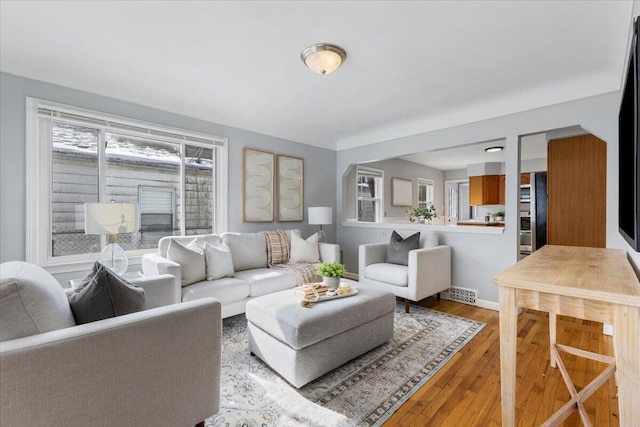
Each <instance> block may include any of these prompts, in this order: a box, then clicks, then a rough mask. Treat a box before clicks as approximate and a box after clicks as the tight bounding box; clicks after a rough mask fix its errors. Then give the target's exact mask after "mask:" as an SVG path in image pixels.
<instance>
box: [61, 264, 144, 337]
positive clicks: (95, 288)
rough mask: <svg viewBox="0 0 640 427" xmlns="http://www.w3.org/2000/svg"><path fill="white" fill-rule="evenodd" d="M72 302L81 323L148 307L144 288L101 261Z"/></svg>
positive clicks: (75, 291) (74, 315) (75, 314)
mask: <svg viewBox="0 0 640 427" xmlns="http://www.w3.org/2000/svg"><path fill="white" fill-rule="evenodd" d="M69 304H70V305H71V311H73V317H74V318H75V319H76V323H77V324H78V325H80V324H83V323H89V322H95V321H96V320H102V319H108V318H111V317H116V316H122V315H124V314H129V313H135V312H138V311H142V310H144V309H145V307H146V304H145V296H144V289H142V288H141V287H139V286H135V285H132V284H131V283H129V282H127V281H126V280H124V279H123V278H122V277H120V276H118V275H117V274H116V273H114V272H113V271H112V270H110V269H109V268H107V267H105V266H104V265H102V264H100V263H99V262H96V263H95V264H94V266H93V270H92V271H91V273H89V275H88V276H87V277H85V278H84V279H83V281H82V283H81V284H80V286H78V287H77V288H76V289H74V290H73V292H72V293H71V294H70V295H69Z"/></svg>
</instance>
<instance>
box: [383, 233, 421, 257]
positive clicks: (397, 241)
mask: <svg viewBox="0 0 640 427" xmlns="http://www.w3.org/2000/svg"><path fill="white" fill-rule="evenodd" d="M419 247H420V232H419V231H418V232H417V233H415V234H412V235H411V236H409V237H407V238H404V239H403V238H402V236H400V234H398V233H397V232H396V231H395V230H394V231H393V233H391V238H390V239H389V247H388V249H387V263H390V264H400V265H408V264H409V251H412V250H414V249H418V248H419Z"/></svg>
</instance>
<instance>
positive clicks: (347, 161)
mask: <svg viewBox="0 0 640 427" xmlns="http://www.w3.org/2000/svg"><path fill="white" fill-rule="evenodd" d="M619 105H620V92H612V93H609V94H605V95H601V96H596V97H591V98H585V99H581V100H577V101H573V102H567V103H563V104H559V105H554V106H550V107H545V108H539V109H536V110H531V111H525V112H520V113H514V114H510V115H508V116H503V117H498V118H495V119H491V120H483V121H479V122H474V123H469V124H466V125H461V126H456V127H452V128H447V129H441V130H436V131H433V132H427V133H423V134H418V135H413V136H409V137H405V138H398V139H395V140H390V141H385V142H380V143H375V144H371V145H368V146H366V147H358V148H352V149H348V150H343V151H340V152H338V164H337V170H336V174H337V179H342V177H343V175H344V173H345V171H346V170H347V168H348V167H349V165H351V164H353V163H361V162H367V161H375V160H378V159H384V158H390V157H397V156H402V155H405V154H411V153H415V152H419V151H427V150H437V149H442V148H445V147H450V146H456V145H466V144H471V143H474V142H478V141H491V140H498V139H501V138H505V140H506V163H505V173H506V206H505V212H506V227H505V232H504V234H502V235H480V234H466V233H465V234H463V233H448V232H446V231H440V232H439V235H440V238H441V241H442V242H443V243H445V244H447V245H450V246H451V247H452V250H453V267H452V268H453V272H452V273H453V274H452V276H453V284H454V285H455V286H462V287H467V288H473V289H477V290H478V298H479V299H482V300H486V301H490V302H497V301H498V290H497V287H496V286H495V285H494V284H493V280H492V278H493V276H494V275H495V274H497V273H498V272H500V271H501V270H503V269H504V268H506V267H508V266H509V265H512V264H514V263H515V262H516V261H517V259H518V225H517V215H518V205H519V203H518V198H519V188H520V181H519V180H520V165H519V144H518V138H519V136H520V135H529V134H533V133H539V132H545V131H549V130H553V129H559V128H564V127H569V126H575V125H580V126H582V127H583V128H584V129H585V130H587V131H589V132H591V133H592V134H594V135H596V136H597V137H599V138H601V139H603V140H604V141H606V142H607V230H606V232H607V247H609V248H620V249H623V250H625V251H626V252H627V253H628V256H629V259H630V260H631V261H632V263H633V264H634V265H635V267H636V269H637V268H638V266H639V265H640V253H637V252H635V251H632V250H631V248H630V246H629V245H628V244H627V243H626V242H625V241H624V239H623V238H622V237H621V236H620V234H619V233H618V221H617V218H618V107H619ZM337 191H338V197H337V200H338V211H339V212H338V215H339V217H342V203H341V202H342V186H338V187H337ZM338 236H339V237H338V243H340V244H341V246H342V249H343V251H344V258H345V261H346V263H347V268H348V270H349V271H350V272H354V273H355V272H357V248H358V244H360V243H364V242H372V241H385V240H387V239H388V232H387V231H385V230H380V229H371V228H357V227H349V226H348V224H344V223H343V224H341V225H340V226H339V227H338Z"/></svg>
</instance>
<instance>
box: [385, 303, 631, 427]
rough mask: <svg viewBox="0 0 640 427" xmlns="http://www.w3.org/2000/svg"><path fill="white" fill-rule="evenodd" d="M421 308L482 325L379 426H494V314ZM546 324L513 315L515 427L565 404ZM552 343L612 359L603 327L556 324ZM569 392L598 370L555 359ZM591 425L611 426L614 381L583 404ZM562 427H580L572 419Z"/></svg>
mask: <svg viewBox="0 0 640 427" xmlns="http://www.w3.org/2000/svg"><path fill="white" fill-rule="evenodd" d="M420 305H422V306H424V307H428V308H433V309H435V310H439V311H443V312H446V313H451V314H455V315H458V316H462V317H466V318H469V319H475V320H479V321H481V322H485V323H486V324H487V325H486V326H485V327H484V329H483V330H482V331H480V333H478V335H476V336H475V337H474V338H473V340H472V341H470V342H469V343H468V344H467V345H466V346H464V347H463V348H462V350H460V351H459V352H458V353H457V354H456V355H455V356H454V357H453V359H452V360H450V361H449V362H448V363H447V364H446V366H444V367H443V368H442V369H441V370H440V371H439V372H438V373H437V374H436V375H435V376H434V377H433V378H432V379H431V380H429V382H427V383H426V384H425V385H424V386H423V387H422V388H421V389H420V390H419V391H418V392H417V393H415V394H414V395H413V396H412V397H411V398H410V399H409V400H408V401H407V402H406V403H405V404H404V405H403V406H402V407H401V408H400V409H399V410H398V411H397V412H396V413H395V414H393V416H392V417H391V418H390V419H389V420H388V421H387V422H386V423H385V424H384V426H385V427H392V426H393V427H395V426H400V427H409V426H412V427H418V426H420V427H424V426H429V427H436V426H454V427H467V426H482V427H485V426H500V425H501V424H500V420H501V414H500V337H499V326H498V312H497V311H493V310H486V309H482V308H477V307H474V306H470V305H466V304H461V303H456V302H452V301H445V300H442V301H436V299H435V298H427V299H426V300H423V301H422V302H421V303H420ZM548 331H549V318H548V315H547V314H546V313H542V312H538V311H535V310H525V311H523V313H522V314H521V315H520V316H518V356H517V374H516V377H517V393H516V406H517V408H516V419H517V421H518V425H519V426H539V425H540V424H542V423H543V422H544V421H545V420H546V419H547V418H548V417H549V416H551V415H552V414H553V413H554V412H555V411H556V410H558V409H559V408H560V407H561V406H562V405H564V404H565V403H566V402H567V401H568V400H569V392H568V391H567V388H566V387H565V385H564V382H563V381H562V377H561V376H560V371H559V370H558V369H553V368H551V367H550V366H549V333H548ZM557 336H558V342H559V343H562V344H567V345H570V346H572V347H578V348H582V349H584V350H588V351H593V352H598V353H603V354H608V355H613V350H612V349H613V344H612V339H611V337H608V336H604V335H602V324H601V323H597V322H591V321H583V320H579V319H574V318H570V317H563V316H559V317H558V335H557ZM561 355H562V359H563V361H564V362H565V364H566V366H567V369H568V370H569V373H570V375H571V378H573V382H574V384H575V385H576V388H577V389H578V390H580V389H581V388H582V387H584V386H585V385H587V383H588V382H589V381H591V380H592V379H593V378H595V377H596V376H597V375H598V374H599V373H600V372H601V371H602V370H603V369H604V367H605V365H604V364H602V363H599V362H595V361H591V360H586V359H582V358H577V357H575V356H571V355H566V354H561ZM585 406H586V409H587V412H588V413H589V415H590V417H591V421H592V423H593V425H594V426H598V427H614V426H618V425H619V423H618V401H617V398H616V386H615V381H614V380H613V378H612V379H610V380H609V382H608V383H607V384H605V385H604V386H603V387H601V388H600V389H599V390H598V391H597V392H596V393H595V394H594V395H592V396H591V397H590V398H589V400H587V402H585ZM561 425H562V426H580V425H581V423H580V421H579V419H578V416H577V413H574V414H573V415H572V416H571V417H570V418H569V419H568V420H566V421H565V422H564V423H563V424H561Z"/></svg>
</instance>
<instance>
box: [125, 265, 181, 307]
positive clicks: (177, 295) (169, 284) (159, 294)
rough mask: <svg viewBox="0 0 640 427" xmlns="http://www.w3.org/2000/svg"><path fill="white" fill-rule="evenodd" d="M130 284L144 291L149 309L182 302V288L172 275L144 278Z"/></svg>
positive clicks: (134, 280)
mask: <svg viewBox="0 0 640 427" xmlns="http://www.w3.org/2000/svg"><path fill="white" fill-rule="evenodd" d="M130 282H131V284H133V285H136V286H140V287H141V288H142V289H144V296H145V301H146V307H147V309H150V308H156V307H162V306H163V305H169V304H175V303H178V302H180V301H181V300H182V288H181V287H180V286H179V285H178V284H177V283H176V279H175V277H173V276H172V275H171V274H160V275H158V276H152V277H149V276H143V277H141V278H138V279H133V280H130Z"/></svg>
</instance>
